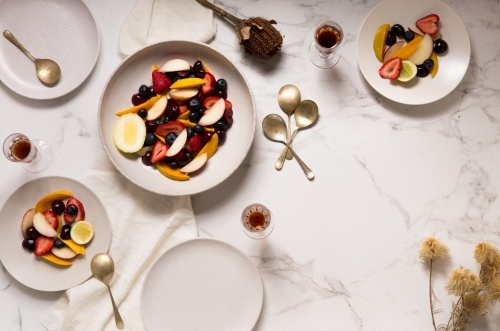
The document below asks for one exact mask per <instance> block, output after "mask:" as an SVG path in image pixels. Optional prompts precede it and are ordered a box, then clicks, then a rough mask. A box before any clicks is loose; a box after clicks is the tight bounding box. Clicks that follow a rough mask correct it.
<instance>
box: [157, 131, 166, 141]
mask: <svg viewBox="0 0 500 331" xmlns="http://www.w3.org/2000/svg"><path fill="white" fill-rule="evenodd" d="M155 136H156V138H158V140H159V141H161V142H162V143H165V138H164V137H162V136H160V135H158V134H156V133H155Z"/></svg>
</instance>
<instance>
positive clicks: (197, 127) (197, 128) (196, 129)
mask: <svg viewBox="0 0 500 331" xmlns="http://www.w3.org/2000/svg"><path fill="white" fill-rule="evenodd" d="M193 131H194V133H203V127H202V126H201V125H195V126H194V128H193Z"/></svg>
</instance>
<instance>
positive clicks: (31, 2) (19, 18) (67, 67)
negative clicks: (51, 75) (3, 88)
mask: <svg viewBox="0 0 500 331" xmlns="http://www.w3.org/2000/svg"><path fill="white" fill-rule="evenodd" d="M4 30H9V31H10V32H12V33H13V34H14V36H15V37H16V38H17V39H18V40H19V41H20V42H21V44H23V45H24V47H26V48H27V49H28V51H30V52H31V54H33V56H35V57H37V58H41V59H43V58H49V59H52V60H54V61H56V62H57V63H58V64H59V66H60V67H61V78H60V80H59V81H58V82H57V84H56V85H55V86H53V87H48V86H45V85H44V84H43V83H42V82H40V80H39V79H38V77H37V76H36V71H35V64H34V63H33V62H32V61H31V60H30V59H29V58H28V57H27V56H26V55H25V54H24V53H23V52H21V51H20V50H19V49H18V48H17V47H16V46H14V45H12V44H11V43H10V42H9V41H8V40H7V39H5V38H3V36H2V38H0V63H1V66H0V80H1V81H2V82H3V83H4V84H5V85H7V86H8V87H9V88H10V89H12V90H13V91H14V92H16V93H18V94H20V95H23V96H25V97H28V98H31V99H40V100H41V99H53V98H58V97H60V96H63V95H65V94H67V93H69V92H71V91H73V90H74V89H75V88H77V87H78V86H80V84H81V83H83V81H84V80H85V79H86V78H87V77H88V75H89V74H90V73H91V72H92V69H93V68H94V65H95V63H96V61H97V57H98V55H99V46H100V39H99V38H100V37H99V29H98V27H97V22H96V20H95V18H94V16H93V15H92V12H91V11H90V9H89V8H88V7H87V5H86V4H85V2H83V1H82V0H71V1H60V0H21V1H20V0H3V1H0V31H4Z"/></svg>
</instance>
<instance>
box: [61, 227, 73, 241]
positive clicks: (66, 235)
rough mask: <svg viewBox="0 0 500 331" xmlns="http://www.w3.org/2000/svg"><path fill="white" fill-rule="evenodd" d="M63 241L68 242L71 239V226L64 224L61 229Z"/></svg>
mask: <svg viewBox="0 0 500 331" xmlns="http://www.w3.org/2000/svg"><path fill="white" fill-rule="evenodd" d="M61 239H63V240H68V239H71V225H69V224H64V225H63V226H62V229H61Z"/></svg>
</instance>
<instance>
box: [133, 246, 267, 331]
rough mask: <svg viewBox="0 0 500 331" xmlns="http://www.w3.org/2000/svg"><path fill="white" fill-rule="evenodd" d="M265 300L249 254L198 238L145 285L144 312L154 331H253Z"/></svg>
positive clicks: (165, 258) (164, 259) (167, 258)
mask: <svg viewBox="0 0 500 331" xmlns="http://www.w3.org/2000/svg"><path fill="white" fill-rule="evenodd" d="M263 298H264V293H263V287H262V280H261V278H260V275H259V272H258V271H257V268H256V267H255V266H254V265H253V263H252V261H250V259H249V258H248V257H247V256H246V255H245V254H243V253H242V252H241V251H239V250H238V249H236V248H235V247H233V246H231V245H229V244H226V243H224V242H222V241H218V240H215V239H209V238H197V239H193V240H189V241H186V242H184V243H181V244H179V245H177V246H175V247H173V248H171V249H170V250H168V251H167V252H166V253H165V254H163V255H162V256H161V257H160V258H159V259H158V260H157V261H156V262H155V264H154V265H153V267H152V268H151V270H150V271H149V273H148V275H147V276H146V279H145V280H144V285H143V287H142V293H141V311H142V316H143V318H144V323H145V324H146V327H147V329H148V330H149V331H186V330H189V331H239V330H241V331H250V330H252V328H253V327H254V326H255V323H256V322H257V320H258V318H259V315H260V311H261V309H262V301H263Z"/></svg>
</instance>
